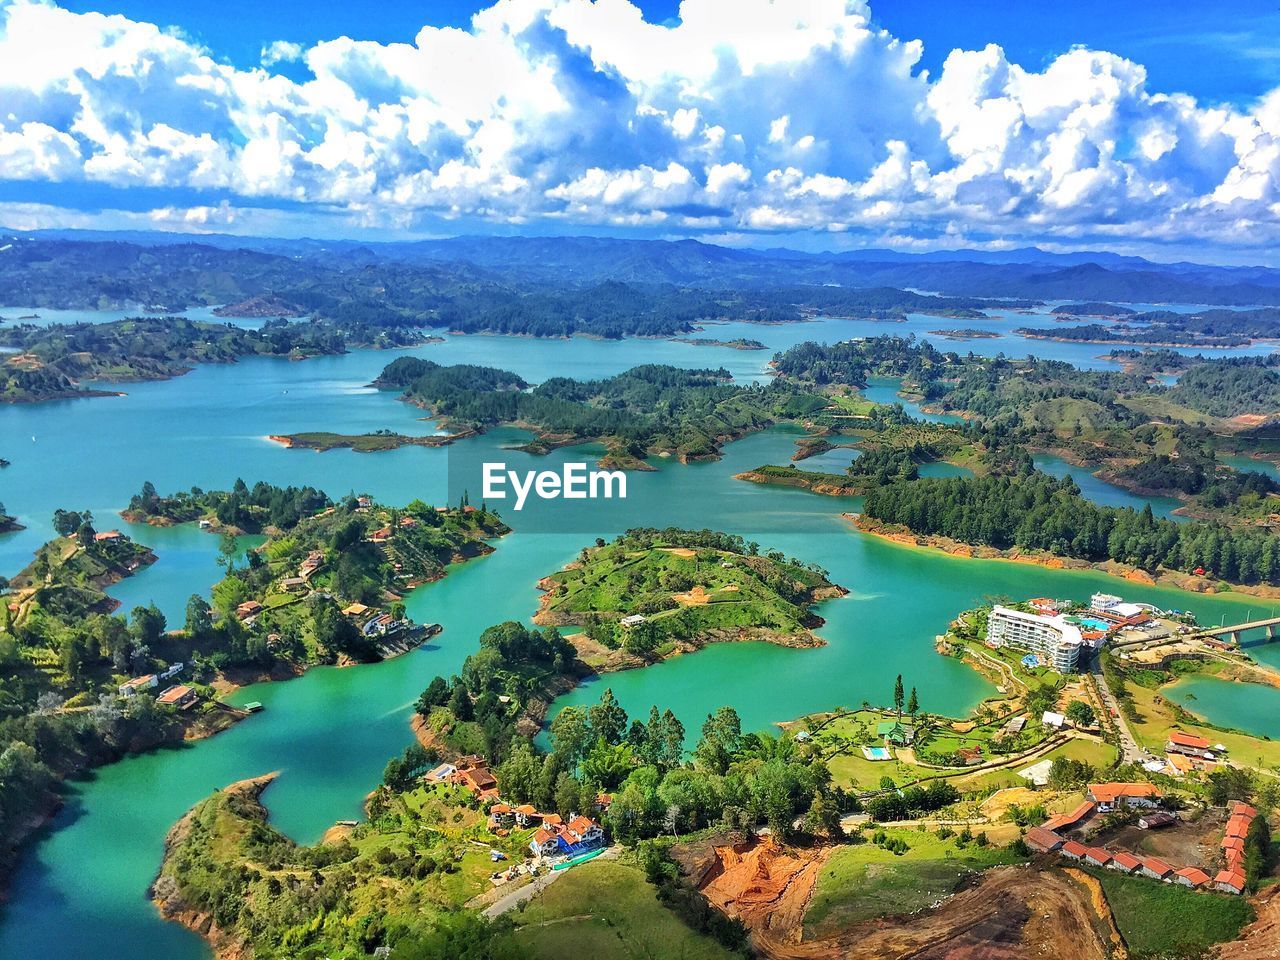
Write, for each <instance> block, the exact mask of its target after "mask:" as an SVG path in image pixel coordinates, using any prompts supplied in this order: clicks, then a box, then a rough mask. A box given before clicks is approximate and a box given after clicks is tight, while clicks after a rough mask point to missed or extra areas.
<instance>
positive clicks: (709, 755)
mask: <svg viewBox="0 0 1280 960" xmlns="http://www.w3.org/2000/svg"><path fill="white" fill-rule="evenodd" d="M741 746H742V720H741V719H740V718H739V716H738V711H736V710H734V709H733V707H721V708H720V709H718V710H717V711H716V712H715V713H713V714H710V715H708V716H707V719H706V722H705V723H703V724H702V739H701V740H700V741H698V746H697V747H696V748H695V749H694V751H693V754H694V756H695V757H696V758H697V759H698V762H699V763H701V764H702V765H703V766H705V767H706V768H707V769H708V770H710V771H711V772H713V773H719V774H723V773H724V772H725V771H726V770H728V769H729V764H730V763H731V762H732V761H733V757H734V755H735V754H736V753H737V752H738V750H739V748H740V747H741Z"/></svg>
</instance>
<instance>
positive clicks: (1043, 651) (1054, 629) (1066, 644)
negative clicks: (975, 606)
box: [987, 605, 1084, 673]
mask: <svg viewBox="0 0 1280 960" xmlns="http://www.w3.org/2000/svg"><path fill="white" fill-rule="evenodd" d="M1083 642H1084V638H1083V637H1081V636H1080V628H1079V627H1077V626H1076V625H1075V624H1073V623H1068V622H1067V620H1066V618H1064V617H1062V616H1056V617H1045V616H1041V615H1040V614H1038V613H1023V612H1022V611H1021V610H1011V609H1010V608H1009V607H1002V606H999V605H997V606H996V607H995V608H994V609H993V610H992V611H991V616H990V617H989V618H988V620H987V643H989V644H990V645H991V646H993V647H1016V648H1018V649H1019V650H1030V651H1032V652H1033V653H1038V654H1040V655H1041V656H1042V657H1043V658H1044V659H1045V660H1046V661H1048V664H1049V666H1051V667H1053V669H1055V670H1057V671H1059V672H1060V673H1068V672H1070V671H1073V670H1075V669H1076V666H1077V665H1078V664H1079V662H1080V645H1081V644H1082V643H1083Z"/></svg>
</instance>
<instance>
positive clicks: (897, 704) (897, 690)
mask: <svg viewBox="0 0 1280 960" xmlns="http://www.w3.org/2000/svg"><path fill="white" fill-rule="evenodd" d="M903 699H904V696H903V692H902V674H898V679H897V680H895V681H894V682H893V709H894V710H896V711H897V712H898V716H899V717H901V716H902V703H903Z"/></svg>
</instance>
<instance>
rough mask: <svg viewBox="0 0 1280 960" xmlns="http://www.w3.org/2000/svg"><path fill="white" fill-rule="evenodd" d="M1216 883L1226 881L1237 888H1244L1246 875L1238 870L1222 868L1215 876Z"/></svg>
mask: <svg viewBox="0 0 1280 960" xmlns="http://www.w3.org/2000/svg"><path fill="white" fill-rule="evenodd" d="M1213 882H1214V883H1225V884H1227V886H1229V887H1233V888H1235V889H1236V890H1244V884H1245V876H1244V874H1243V873H1241V872H1240V871H1238V870H1222V871H1220V872H1219V873H1218V875H1217V876H1216V877H1214V878H1213Z"/></svg>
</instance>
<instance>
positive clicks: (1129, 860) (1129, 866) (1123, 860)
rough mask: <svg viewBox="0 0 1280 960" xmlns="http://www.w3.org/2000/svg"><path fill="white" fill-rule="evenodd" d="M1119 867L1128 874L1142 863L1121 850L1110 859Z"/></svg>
mask: <svg viewBox="0 0 1280 960" xmlns="http://www.w3.org/2000/svg"><path fill="white" fill-rule="evenodd" d="M1111 859H1112V860H1114V861H1115V862H1116V863H1118V864H1120V866H1122V867H1124V868H1125V869H1126V870H1128V871H1129V872H1130V873H1132V872H1133V871H1134V870H1136V869H1137V868H1138V867H1140V866H1142V861H1141V860H1139V859H1138V858H1137V857H1135V856H1134V855H1133V854H1132V853H1125V852H1124V851H1123V850H1122V851H1120V852H1119V853H1117V854H1115V855H1114V856H1113V857H1112V858H1111Z"/></svg>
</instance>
